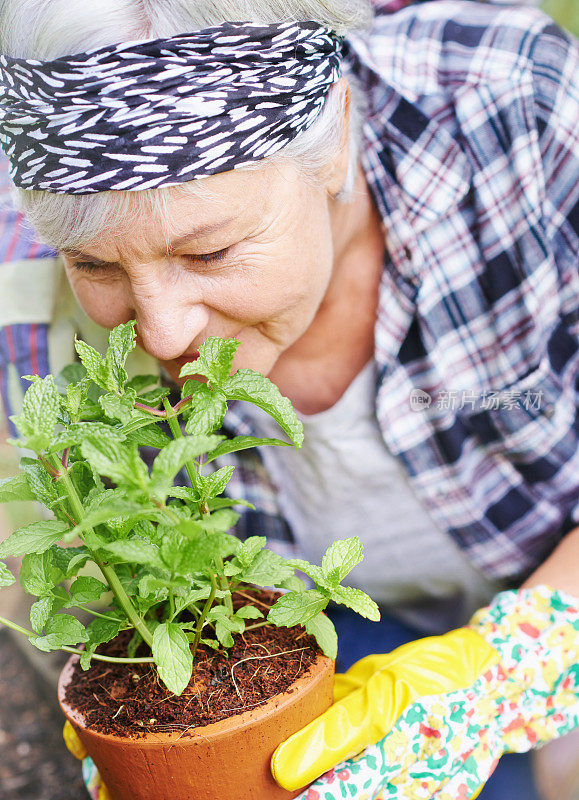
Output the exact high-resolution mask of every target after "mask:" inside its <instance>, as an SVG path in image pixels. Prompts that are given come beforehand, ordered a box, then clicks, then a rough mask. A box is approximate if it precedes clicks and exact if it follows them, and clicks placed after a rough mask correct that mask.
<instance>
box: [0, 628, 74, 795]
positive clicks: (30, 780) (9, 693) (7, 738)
mask: <svg viewBox="0 0 579 800" xmlns="http://www.w3.org/2000/svg"><path fill="white" fill-rule="evenodd" d="M54 697H55V695H54V692H53V690H52V688H51V687H49V685H48V684H47V682H46V681H45V679H44V678H42V677H40V676H39V674H38V672H37V671H36V670H35V669H34V668H33V667H32V666H31V665H30V664H29V662H28V660H27V659H26V658H25V657H24V655H23V654H22V651H21V650H20V649H19V648H18V647H17V646H16V644H15V643H14V641H13V640H12V638H11V637H10V635H9V634H8V633H7V632H6V631H5V630H2V631H0V800H84V798H88V794H87V793H86V791H85V789H84V785H83V783H82V779H81V776H80V768H79V767H80V765H79V762H78V761H77V760H76V759H75V758H73V757H72V756H71V755H70V754H69V753H68V751H67V750H66V748H65V746H64V742H63V740H62V736H61V731H62V722H63V718H62V715H61V713H60V711H59V710H58V709H57V708H56V706H55V700H54Z"/></svg>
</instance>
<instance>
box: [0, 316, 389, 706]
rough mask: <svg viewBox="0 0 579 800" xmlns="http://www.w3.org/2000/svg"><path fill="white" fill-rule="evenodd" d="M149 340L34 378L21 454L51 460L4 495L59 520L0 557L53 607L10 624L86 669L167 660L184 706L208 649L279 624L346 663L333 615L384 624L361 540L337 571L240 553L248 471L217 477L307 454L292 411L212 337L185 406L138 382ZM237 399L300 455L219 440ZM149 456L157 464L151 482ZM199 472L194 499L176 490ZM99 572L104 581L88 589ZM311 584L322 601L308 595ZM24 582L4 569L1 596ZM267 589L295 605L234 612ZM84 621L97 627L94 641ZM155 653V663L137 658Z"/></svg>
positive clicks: (87, 352)
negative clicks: (131, 364) (114, 642)
mask: <svg viewBox="0 0 579 800" xmlns="http://www.w3.org/2000/svg"><path fill="white" fill-rule="evenodd" d="M134 328H135V326H134V322H129V323H127V324H125V325H120V326H118V327H117V328H115V329H114V330H113V331H112V332H111V334H110V337H109V346H108V350H107V352H106V354H105V355H104V356H103V355H101V354H100V353H98V352H97V351H96V350H94V349H93V348H92V347H90V346H89V345H88V344H86V343H85V342H83V341H80V340H77V341H76V350H77V353H78V356H79V358H80V362H81V363H77V364H73V365H71V366H70V367H67V368H66V369H65V370H64V371H63V373H62V374H61V375H60V376H59V377H58V378H56V379H55V378H54V377H53V376H52V375H49V376H47V377H46V378H39V377H37V376H28V380H30V381H31V385H30V387H29V389H28V391H27V392H26V395H25V397H24V402H23V408H22V414H21V415H19V416H17V417H13V418H12V420H13V422H14V424H15V426H16V428H17V429H18V431H19V433H20V436H19V438H18V439H17V440H11V443H12V444H14V445H16V446H17V447H19V448H23V449H24V450H26V451H30V452H31V454H35V457H32V456H30V457H28V456H27V457H23V458H22V460H21V472H20V473H19V474H18V475H16V476H15V477H13V478H8V479H7V480H4V481H1V482H0V502H11V501H18V500H20V501H22V500H37V501H39V502H40V503H42V504H43V505H44V506H45V507H46V508H47V509H48V510H49V512H50V513H51V515H52V518H51V519H49V520H46V521H41V522H34V523H32V524H31V525H26V526H25V527H23V528H20V529H19V530H17V531H15V532H14V533H13V534H12V535H11V536H10V537H9V538H8V539H7V540H6V541H4V542H3V543H1V544H0V559H6V558H7V557H9V556H23V560H22V569H21V573H20V582H21V584H22V586H23V587H24V589H25V591H26V592H28V593H29V594H31V595H34V596H35V597H36V598H37V600H36V602H35V603H34V604H33V606H32V608H31V611H30V625H31V630H27V629H25V628H23V627H21V626H19V625H16V624H15V623H13V622H11V621H9V620H6V619H3V618H0V623H3V624H4V625H7V626H9V627H11V628H13V629H14V630H17V631H19V632H20V633H22V634H24V635H25V636H27V637H28V639H29V640H30V642H31V643H32V644H33V645H34V646H35V647H37V648H39V649H40V650H44V651H47V652H48V651H51V650H55V649H60V650H65V651H66V652H69V653H78V654H79V656H80V663H81V665H82V667H83V669H88V668H89V667H90V664H91V661H92V660H93V659H99V660H103V661H111V662H122V663H126V664H132V663H143V662H154V663H155V665H156V667H157V670H158V673H159V676H160V678H161V679H162V681H163V682H164V683H165V685H166V686H167V688H168V689H169V690H170V691H171V692H173V693H174V694H176V695H180V694H181V693H182V692H183V691H184V689H185V687H186V686H187V684H188V682H189V679H190V677H191V674H192V665H193V659H194V657H195V652H196V650H197V648H198V647H199V645H204V646H208V647H211V648H228V647H231V646H232V644H233V637H234V636H235V635H236V634H240V633H243V632H244V631H245V630H247V629H249V628H251V627H255V626H259V625H265V624H267V623H272V624H274V625H279V626H293V625H302V626H303V627H304V628H305V630H306V631H307V632H308V633H310V634H312V635H314V636H315V637H316V639H317V641H318V643H319V645H320V647H321V648H322V650H323V651H324V653H326V654H327V655H328V656H330V657H335V655H336V650H337V640H336V633H335V631H334V628H333V625H332V623H331V621H330V620H329V619H328V618H327V617H326V616H325V615H324V614H323V613H322V612H323V611H324V609H325V608H326V606H327V604H328V602H329V601H330V600H333V601H335V602H337V603H342V604H344V605H346V606H348V607H349V608H351V609H353V610H354V611H357V612H358V613H360V614H362V615H363V616H365V617H368V618H370V619H374V620H377V619H378V618H379V612H378V608H377V606H376V604H375V603H374V602H373V601H372V600H371V599H370V598H369V597H368V596H367V595H365V594H364V593H363V592H362V591H360V590H359V589H354V588H352V587H348V586H341V585H340V583H341V581H342V580H343V579H344V578H345V577H346V575H347V574H348V573H349V572H350V571H351V570H352V569H353V567H355V566H356V565H357V564H358V563H359V562H360V561H361V559H362V543H361V542H360V540H359V539H358V538H357V537H353V538H351V539H346V540H343V541H337V542H334V543H333V544H332V545H331V546H330V547H329V549H328V551H327V552H326V554H325V555H324V557H323V560H322V564H321V566H314V565H312V564H309V563H307V562H306V561H302V560H298V559H284V558H282V557H281V556H280V555H278V554H276V553H275V552H273V551H271V550H268V549H267V548H266V540H265V537H262V536H252V537H250V538H248V539H246V540H245V541H243V542H242V541H239V540H238V539H237V538H236V537H235V536H234V535H232V528H233V526H234V525H235V523H236V521H237V519H238V518H239V515H238V514H237V513H236V512H235V511H234V510H233V507H234V506H236V505H248V504H247V503H245V502H244V501H242V500H236V499H230V498H228V497H226V496H223V493H224V491H225V489H226V487H227V484H228V482H229V480H230V478H231V475H232V472H233V469H234V468H233V467H232V466H224V467H221V468H219V469H213V467H211V468H210V469H213V471H208V465H211V464H212V462H214V461H215V460H216V459H217V458H218V457H219V456H222V455H225V454H228V453H234V452H236V451H239V450H243V449H246V448H249V447H255V446H257V445H272V446H278V447H287V446H291V445H292V444H293V445H294V446H295V447H300V446H301V444H302V440H303V431H302V426H301V423H300V422H299V420H298V419H297V417H296V414H295V412H294V410H293V408H292V406H291V403H290V401H289V400H288V399H287V398H285V397H282V395H281V394H280V392H279V390H278V389H277V387H276V386H274V384H272V383H271V382H270V381H269V380H268V379H267V378H265V377H264V376H263V375H261V374H259V373H257V372H254V371H252V370H247V369H241V370H238V371H237V372H236V373H235V374H233V375H231V370H232V364H233V359H234V356H235V353H236V350H237V348H238V346H239V342H238V341H236V340H234V339H226V340H223V339H219V338H211V339H208V340H207V341H206V342H205V343H204V344H203V345H202V346H201V347H200V349H199V358H198V359H197V360H196V361H194V362H192V363H190V364H187V365H186V366H185V367H184V369H183V370H182V377H187V378H188V379H187V380H186V381H185V384H184V386H183V391H182V399H181V400H180V401H179V402H178V403H176V404H175V405H174V406H172V405H171V404H170V403H169V400H168V397H169V390H168V389H166V388H163V387H161V386H159V385H158V378H157V377H156V376H152V375H145V376H142V375H141V376H138V377H136V378H132V379H130V380H129V379H128V376H127V372H126V370H125V362H126V359H127V356H128V355H129V353H130V352H131V350H132V349H133V348H134V346H135V330H134ZM190 376H198V377H201V378H202V379H203V378H204V379H205V380H204V381H203V380H199V379H198V378H197V377H195V378H194V377H190ZM235 400H241V401H246V402H250V403H254V404H255V405H257V406H259V407H260V408H262V409H263V410H264V411H266V412H267V413H268V414H270V415H271V416H272V417H273V418H274V419H275V420H276V422H277V423H278V424H279V426H280V428H281V429H282V430H283V431H284V433H285V434H286V435H287V437H288V439H289V441H285V440H282V439H257V438H253V437H250V436H238V437H235V438H231V439H228V438H226V437H225V436H223V435H220V434H218V433H216V431H218V430H219V429H220V427H221V425H222V422H223V418H224V416H225V413H226V411H227V404H228V402H229V401H235ZM167 431H169V432H170V435H169V434H168V432H167ZM142 446H147V447H149V448H153V450H154V451H155V450H156V451H157V453H156V456H155V458H154V460H153V463H152V466H151V467H150V468H149V467H148V465H147V464H146V463H145V461H144V460H143V458H142V457H141V455H140V452H139V448H140V447H142ZM213 466H215V465H213ZM183 469H184V470H185V471H186V473H187V475H188V477H189V482H190V486H183V485H174V482H175V478H176V476H177V475H178V474H179V473H180V472H181V471H182V470H183ZM63 545H64V546H63ZM89 563H92V564H93V565H95V566H96V567H97V568H98V570H97V569H95V568H94V567H93V570H92V571H93V572H94V573H97V574H99V578H96V577H93V576H87V575H82V574H81V575H79V571H80V570H81V569H82V568H84V567H85V566H86V565H87V564H89ZM296 571H301V572H302V573H305V574H307V575H308V576H309V577H310V578H311V580H312V581H313V583H314V585H315V588H310V589H308V588H306V585H305V583H304V581H303V580H301V579H300V578H299V577H298V576H297V575H296ZM14 580H15V578H14V575H13V574H12V572H11V571H10V570H9V568H8V567H7V565H6V564H5V563H4V561H3V560H2V561H0V587H1V586H9V585H11V584H12V583H13V582H14ZM255 586H257V587H276V588H278V589H282V590H284V591H285V593H284V594H283V595H282V596H281V597H280V598H279V599H278V600H277V601H276V603H275V604H274V605H273V606H272V608H271V610H270V611H269V613H268V615H267V619H264V618H263V613H262V611H260V610H259V609H258V608H257V607H256V605H251V604H249V605H246V606H244V607H242V608H239V609H237V610H234V606H233V602H232V593H233V592H235V591H236V590H238V591H247V589H253V588H254V587H255ZM95 601H99V606H98V609H99V610H96V609H95V608H94V607H93V606H91V604H93V603H94V602H95ZM105 601H107V602H108V604H107V602H105ZM75 609H82V610H83V611H85V612H88V613H89V615H90V616H91V617H92V621H91V622H90V623H89V624H88V625H87V626H86V627H85V625H83V624H82V623H81V621H80V620H79V619H78V618H77V616H75V615H74V613H71V612H74V610H75ZM125 630H132V631H133V636H132V639H131V642H130V645H129V647H128V652H127V656H126V657H123V658H117V657H112V656H105V655H101V654H99V653H97V652H96V651H97V648H98V646H99V645H101V644H104V643H106V642H108V641H110V640H111V639H113V638H114V637H115V636H117V634H119V632H121V631H125ZM143 642H144V643H145V644H146V645H147V646H148V648H149V649H150V653H151V654H150V655H147V656H144V657H137V656H136V655H135V654H136V651H137V649H138V647H139V645H140V644H141V643H143ZM79 645H83V647H79Z"/></svg>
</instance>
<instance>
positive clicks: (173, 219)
mask: <svg viewBox="0 0 579 800" xmlns="http://www.w3.org/2000/svg"><path fill="white" fill-rule="evenodd" d="M205 188H206V189H207V191H205ZM203 189H204V191H203V192H202V193H200V195H199V196H198V197H197V196H195V195H183V194H179V192H176V191H170V192H168V193H167V194H168V199H167V213H166V215H165V217H164V220H165V221H162V220H158V219H146V220H143V221H142V222H137V223H136V224H135V225H134V226H133V227H132V228H131V229H130V231H128V232H126V231H124V230H123V231H122V233H121V232H120V231H118V232H116V233H115V231H114V230H113V231H112V232H110V233H106V234H104V235H102V236H99V237H98V238H97V239H95V240H94V241H92V242H91V243H89V244H88V245H86V246H83V248H82V252H66V253H63V256H64V260H65V265H66V271H67V274H68V278H69V280H70V283H71V285H72V288H73V290H74V293H75V295H76V297H77V299H78V301H79V302H80V304H81V306H82V307H83V308H84V310H85V311H86V313H87V314H88V315H89V317H91V318H92V319H93V320H94V321H95V322H96V323H98V324H99V325H101V326H103V327H105V328H113V327H114V326H115V325H118V324H119V323H121V322H126V321H128V320H130V319H133V318H134V319H136V321H137V336H138V342H139V344H140V345H141V346H142V347H143V348H144V349H145V350H146V351H147V352H148V353H150V354H151V355H152V356H154V357H155V358H157V359H158V360H159V361H160V362H161V364H162V365H163V366H164V367H165V369H166V370H167V371H168V373H169V374H170V375H171V377H172V378H173V379H174V380H177V379H178V376H179V372H180V370H181V367H182V366H183V365H184V364H185V363H186V362H188V361H191V360H193V359H194V358H195V357H196V353H197V349H198V347H199V345H200V344H201V343H202V342H203V341H204V340H205V339H206V338H207V337H209V336H222V337H228V336H233V337H236V338H237V339H239V340H241V347H240V348H239V351H238V354H237V357H236V361H235V368H240V367H249V368H252V369H257V370H259V371H261V372H263V373H265V374H267V373H268V372H269V371H270V370H271V369H272V367H273V365H274V364H275V362H276V361H277V359H278V358H279V356H280V354H281V353H283V352H284V350H286V349H287V348H288V347H290V346H291V345H292V344H293V343H294V342H295V341H296V340H297V339H298V338H299V337H300V336H301V335H302V334H303V333H304V332H305V330H306V329H307V328H308V326H309V325H310V323H311V322H312V320H313V318H314V316H315V314H316V311H317V310H318V308H319V306H320V303H321V302H322V299H323V297H324V294H325V292H326V290H327V287H328V284H329V281H330V278H331V273H332V263H333V241H332V226H331V214H330V208H329V202H330V201H329V197H328V185H327V184H326V185H323V186H312V185H309V184H307V183H306V182H305V181H304V180H303V177H301V176H300V175H299V173H298V171H297V170H296V169H295V168H293V167H291V166H289V165H284V166H271V165H270V166H267V167H264V168H262V169H260V170H255V171H253V170H252V171H248V172H242V171H241V172H240V171H238V172H227V173H222V174H219V175H214V176H212V177H210V178H207V179H204V180H203Z"/></svg>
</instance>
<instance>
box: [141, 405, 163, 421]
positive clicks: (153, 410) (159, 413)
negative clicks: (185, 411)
mask: <svg viewBox="0 0 579 800" xmlns="http://www.w3.org/2000/svg"><path fill="white" fill-rule="evenodd" d="M133 407H134V408H138V409H140V410H141V411H146V412H147V414H152V415H153V416H154V417H162V418H163V419H165V417H166V416H167V414H166V412H165V411H161V410H160V409H158V408H152V407H151V406H146V405H145V404H144V403H133Z"/></svg>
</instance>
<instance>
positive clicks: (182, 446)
mask: <svg viewBox="0 0 579 800" xmlns="http://www.w3.org/2000/svg"><path fill="white" fill-rule="evenodd" d="M221 438H222V437H220V436H196V437H190V438H182V439H176V440H175V441H173V442H171V443H170V444H168V445H167V446H166V447H164V448H163V449H162V450H161V452H160V453H159V455H158V456H157V457H156V459H155V462H154V464H153V469H152V471H151V488H152V491H153V493H154V496H155V498H156V499H157V500H160V501H161V502H162V501H164V500H165V498H166V497H167V495H168V494H169V491H170V489H171V487H172V485H173V480H174V478H175V476H176V475H177V473H178V472H179V471H180V470H181V469H182V468H183V467H184V466H185V464H187V463H188V462H191V461H193V460H194V459H195V458H198V457H199V456H201V455H203V454H204V453H206V452H207V451H208V450H211V448H213V447H215V446H216V445H217V444H218V443H219V442H220V441H221Z"/></svg>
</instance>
